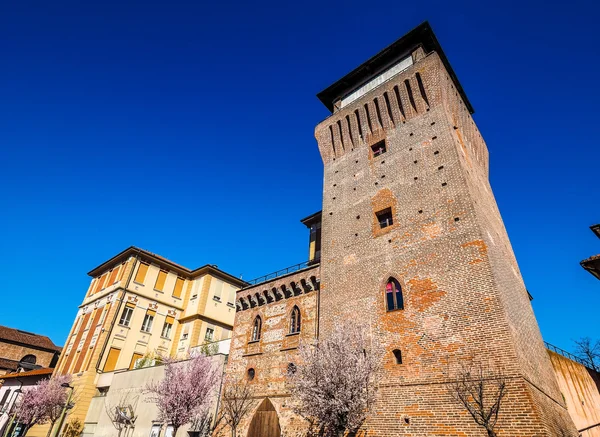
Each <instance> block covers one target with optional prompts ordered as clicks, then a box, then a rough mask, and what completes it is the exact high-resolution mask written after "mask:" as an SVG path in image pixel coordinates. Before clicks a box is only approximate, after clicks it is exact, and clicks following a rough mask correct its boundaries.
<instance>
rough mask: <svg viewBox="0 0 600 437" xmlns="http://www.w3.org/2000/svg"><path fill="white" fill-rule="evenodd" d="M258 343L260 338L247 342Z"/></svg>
mask: <svg viewBox="0 0 600 437" xmlns="http://www.w3.org/2000/svg"><path fill="white" fill-rule="evenodd" d="M255 343H260V339H258V340H252V341H249V342H248V344H255Z"/></svg>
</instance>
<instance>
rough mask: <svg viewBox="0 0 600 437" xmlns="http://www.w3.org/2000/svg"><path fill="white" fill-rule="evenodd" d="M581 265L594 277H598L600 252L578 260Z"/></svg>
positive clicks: (599, 275)
mask: <svg viewBox="0 0 600 437" xmlns="http://www.w3.org/2000/svg"><path fill="white" fill-rule="evenodd" d="M580 264H581V267H583V268H584V269H586V270H587V271H588V272H590V273H591V274H592V275H594V276H595V277H596V278H598V279H600V254H598V255H594V256H591V257H589V258H588V259H584V260H583V261H581V262H580Z"/></svg>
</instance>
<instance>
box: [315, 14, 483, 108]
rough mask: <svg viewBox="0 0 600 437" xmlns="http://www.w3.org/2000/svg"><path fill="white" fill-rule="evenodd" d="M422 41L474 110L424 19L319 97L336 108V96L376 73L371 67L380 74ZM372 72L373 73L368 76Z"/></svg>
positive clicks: (468, 106)
mask: <svg viewBox="0 0 600 437" xmlns="http://www.w3.org/2000/svg"><path fill="white" fill-rule="evenodd" d="M419 45H426V47H425V48H426V49H427V50H428V52H432V51H435V52H437V53H438V55H439V57H440V59H441V60H442V63H443V64H444V67H445V68H446V70H447V71H448V74H449V76H450V77H451V79H452V81H453V82H454V85H455V86H456V90H457V91H458V92H459V93H460V95H461V97H462V99H463V101H464V103H465V105H466V107H467V109H468V110H469V112H470V113H471V114H473V113H474V112H475V110H474V109H473V106H472V105H471V102H470V101H469V99H468V97H467V95H466V93H465V91H464V89H463V87H462V85H461V84H460V82H459V80H458V77H457V76H456V73H455V72H454V70H453V69H452V66H451V65H450V62H449V61H448V58H447V57H446V54H445V53H444V51H443V50H442V47H441V45H440V43H439V41H438V40H437V38H436V36H435V34H434V33H433V29H432V28H431V25H430V24H429V22H428V21H424V22H423V23H421V24H419V25H418V26H417V27H415V28H414V29H412V30H411V31H410V32H408V33H407V34H405V35H404V36H402V37H401V38H400V39H398V40H396V41H395V42H393V43H392V44H390V45H389V46H387V47H386V48H384V49H383V50H381V51H380V52H378V53H377V54H375V55H374V56H372V57H371V58H369V59H368V60H367V61H365V62H363V63H362V64H361V65H359V66H358V67H356V68H355V69H354V70H352V71H351V72H350V73H348V74H346V75H345V76H344V77H342V78H341V79H339V80H338V81H336V82H335V83H333V84H331V85H330V86H328V87H327V88H325V89H324V90H323V91H321V92H320V93H318V94H317V97H318V98H319V100H320V101H321V102H322V103H323V104H324V105H325V106H326V107H327V109H329V111H331V112H333V102H334V101H335V100H336V99H339V98H341V97H343V95H342V94H344V93H347V92H349V91H350V90H351V89H356V87H358V86H360V85H361V84H362V83H364V82H365V81H367V80H368V79H370V78H371V77H373V75H372V73H370V71H373V70H375V71H376V73H375V74H377V72H378V71H381V70H380V69H381V68H383V66H385V65H386V63H389V62H391V60H392V59H394V58H398V57H401V56H403V54H408V53H409V52H410V51H411V50H412V49H415V48H416V47H418V46H419ZM369 74H371V75H370V76H369ZM361 82H362V83H361Z"/></svg>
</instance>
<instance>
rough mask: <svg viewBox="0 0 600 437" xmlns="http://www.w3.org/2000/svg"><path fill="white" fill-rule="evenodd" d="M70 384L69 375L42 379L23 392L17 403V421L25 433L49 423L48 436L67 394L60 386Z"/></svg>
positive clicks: (63, 405)
mask: <svg viewBox="0 0 600 437" xmlns="http://www.w3.org/2000/svg"><path fill="white" fill-rule="evenodd" d="M69 382H71V376H70V375H63V376H58V377H56V378H50V379H44V380H41V381H39V382H38V383H37V384H36V385H35V386H33V387H31V388H29V389H26V390H24V391H23V395H22V397H21V400H20V402H19V406H18V413H17V421H18V422H19V423H21V424H22V425H23V426H24V427H25V432H26V431H27V430H28V429H29V428H31V427H32V426H33V425H38V424H39V425H41V424H44V423H47V422H50V427H49V429H48V433H47V435H48V436H49V435H50V433H51V432H52V428H54V424H55V423H56V421H57V420H58V419H59V417H60V415H61V413H62V410H63V408H64V407H65V404H66V402H67V393H66V389H65V387H63V386H62V384H68V383H69Z"/></svg>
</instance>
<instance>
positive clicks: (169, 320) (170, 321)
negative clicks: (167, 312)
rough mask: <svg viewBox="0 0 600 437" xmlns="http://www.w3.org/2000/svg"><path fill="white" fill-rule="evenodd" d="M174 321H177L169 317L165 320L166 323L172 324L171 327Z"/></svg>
mask: <svg viewBox="0 0 600 437" xmlns="http://www.w3.org/2000/svg"><path fill="white" fill-rule="evenodd" d="M174 321H175V320H174V318H173V316H167V318H166V319H165V323H170V324H171V325H172V324H173V322H174Z"/></svg>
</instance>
